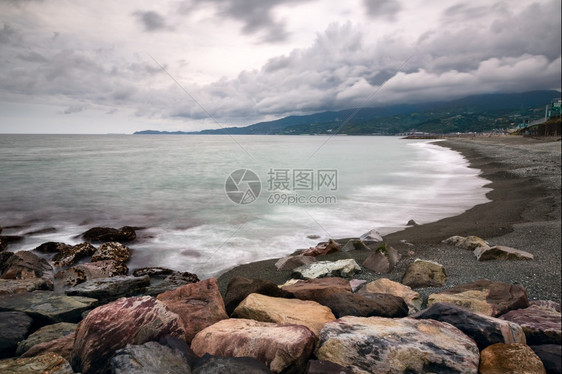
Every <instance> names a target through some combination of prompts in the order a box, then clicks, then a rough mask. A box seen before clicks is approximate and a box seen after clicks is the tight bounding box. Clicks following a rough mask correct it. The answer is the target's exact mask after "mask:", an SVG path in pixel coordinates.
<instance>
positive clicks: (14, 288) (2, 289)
mask: <svg viewBox="0 0 562 374" xmlns="http://www.w3.org/2000/svg"><path fill="white" fill-rule="evenodd" d="M52 289H53V282H52V281H51V280H50V279H43V278H36V279H26V280H19V279H17V280H15V279H0V296H2V295H12V294H15V293H22V292H31V291H35V290H43V291H50V290H52Z"/></svg>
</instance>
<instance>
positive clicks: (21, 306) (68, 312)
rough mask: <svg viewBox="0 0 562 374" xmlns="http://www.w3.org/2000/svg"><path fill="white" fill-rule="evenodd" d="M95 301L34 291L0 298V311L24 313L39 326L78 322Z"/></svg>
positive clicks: (87, 298)
mask: <svg viewBox="0 0 562 374" xmlns="http://www.w3.org/2000/svg"><path fill="white" fill-rule="evenodd" d="M96 302H97V300H96V299H91V298H89V297H81V296H66V295H60V294H55V293H54V292H51V291H35V292H29V293H19V294H14V295H7V296H3V297H1V298H0V311H16V312H23V313H26V314H27V315H28V316H30V317H31V318H33V320H34V322H35V323H37V324H38V325H40V326H43V325H50V324H53V323H58V322H79V321H80V320H81V319H82V313H83V312H85V311H86V310H89V309H91V308H92V307H93V305H94V304H95V303H96Z"/></svg>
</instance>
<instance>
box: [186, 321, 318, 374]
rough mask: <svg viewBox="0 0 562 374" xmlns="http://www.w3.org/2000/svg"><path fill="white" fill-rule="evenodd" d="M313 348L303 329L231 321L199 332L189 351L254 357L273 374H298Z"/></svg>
mask: <svg viewBox="0 0 562 374" xmlns="http://www.w3.org/2000/svg"><path fill="white" fill-rule="evenodd" d="M315 344H316V336H315V335H314V333H313V332H312V331H310V329H309V328H307V327H305V326H301V325H281V324H276V323H271V322H257V321H254V320H247V319H238V318H231V319H227V320H223V321H220V322H217V323H216V324H214V325H212V326H209V327H207V328H206V329H204V330H202V331H200V332H199V333H198V334H197V335H196V336H195V338H194V339H193V341H192V343H191V348H192V349H193V351H194V352H195V354H197V355H199V356H202V355H204V354H205V353H209V354H211V355H214V356H227V357H253V358H255V359H258V360H259V361H261V362H263V363H265V364H266V365H267V367H268V368H269V369H270V370H271V371H273V372H274V373H281V372H282V373H301V372H304V370H305V368H306V364H307V361H308V359H309V357H310V355H311V353H312V350H313V349H314V346H315Z"/></svg>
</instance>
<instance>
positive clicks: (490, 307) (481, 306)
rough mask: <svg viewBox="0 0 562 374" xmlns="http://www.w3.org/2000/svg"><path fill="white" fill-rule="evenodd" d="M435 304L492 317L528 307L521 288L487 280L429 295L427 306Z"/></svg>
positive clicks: (523, 290)
mask: <svg viewBox="0 0 562 374" xmlns="http://www.w3.org/2000/svg"><path fill="white" fill-rule="evenodd" d="M435 303H452V304H456V305H458V306H461V307H463V308H468V309H470V310H472V311H475V312H479V313H483V314H486V315H488V316H492V317H497V316H500V315H502V314H504V313H506V312H508V311H510V310H514V309H520V308H526V307H528V306H529V300H528V299H527V293H526V292H525V289H524V288H523V287H521V286H516V285H512V284H508V283H504V282H492V281H490V280H488V279H480V280H477V281H475V282H470V283H464V284H459V285H457V286H455V287H453V288H451V289H449V290H445V291H443V292H441V293H438V294H431V295H429V298H428V301H427V306H428V307H429V306H431V305H433V304H435Z"/></svg>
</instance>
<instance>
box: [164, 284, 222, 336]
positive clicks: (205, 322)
mask: <svg viewBox="0 0 562 374" xmlns="http://www.w3.org/2000/svg"><path fill="white" fill-rule="evenodd" d="M158 300H159V301H161V302H162V303H164V304H165V305H166V306H167V307H168V308H169V309H170V310H171V311H172V312H174V313H176V314H177V315H178V316H179V317H180V319H181V322H182V326H183V327H184V329H185V341H186V342H188V343H189V342H191V340H192V339H193V337H194V336H195V334H197V333H198V332H199V331H201V330H203V329H204V328H206V327H208V326H210V325H212V324H214V323H216V322H218V321H221V320H223V319H226V318H228V315H227V314H226V310H225V308H224V301H223V299H222V297H221V294H220V292H219V287H218V283H217V280H216V279H215V278H210V279H206V280H203V281H201V282H197V283H192V284H186V285H184V286H181V287H179V288H177V289H175V290H172V291H166V292H164V293H161V294H160V295H158Z"/></svg>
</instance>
